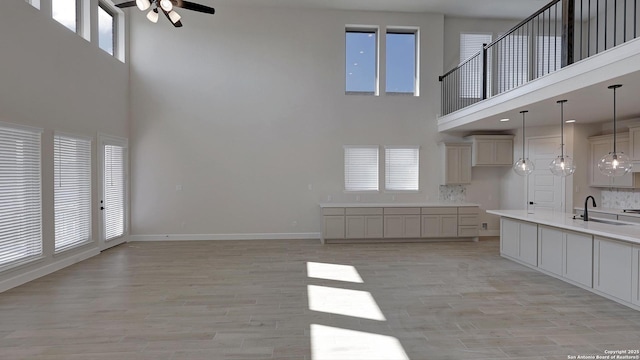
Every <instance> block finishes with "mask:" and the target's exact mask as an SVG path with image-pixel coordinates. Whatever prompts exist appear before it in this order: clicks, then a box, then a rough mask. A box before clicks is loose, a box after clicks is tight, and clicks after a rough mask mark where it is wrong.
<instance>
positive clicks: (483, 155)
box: [475, 140, 496, 165]
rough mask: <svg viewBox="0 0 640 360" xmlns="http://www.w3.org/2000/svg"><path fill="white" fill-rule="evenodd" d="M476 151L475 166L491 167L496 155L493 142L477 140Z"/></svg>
mask: <svg viewBox="0 0 640 360" xmlns="http://www.w3.org/2000/svg"><path fill="white" fill-rule="evenodd" d="M476 150H477V154H475V160H476V161H475V165H493V162H494V159H495V153H496V143H495V141H493V140H477V143H476Z"/></svg>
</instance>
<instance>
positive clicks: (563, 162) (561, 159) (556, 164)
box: [549, 155, 576, 177]
mask: <svg viewBox="0 0 640 360" xmlns="http://www.w3.org/2000/svg"><path fill="white" fill-rule="evenodd" d="M549 170H551V173H553V175H555V176H561V177H565V176H569V175H573V173H574V172H576V165H575V164H574V163H573V159H572V158H571V157H570V156H569V155H564V156H558V157H557V158H555V159H553V161H552V162H551V163H550V164H549Z"/></svg>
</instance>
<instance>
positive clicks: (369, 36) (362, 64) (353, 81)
mask: <svg viewBox="0 0 640 360" xmlns="http://www.w3.org/2000/svg"><path fill="white" fill-rule="evenodd" d="M376 44H377V40H376V33H375V31H373V30H372V31H370V32H352V31H347V32H346V66H345V70H346V91H348V92H366V93H375V92H376Z"/></svg>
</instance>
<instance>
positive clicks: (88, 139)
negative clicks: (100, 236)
mask: <svg viewBox="0 0 640 360" xmlns="http://www.w3.org/2000/svg"><path fill="white" fill-rule="evenodd" d="M60 137H62V138H67V139H72V140H80V141H85V142H88V151H89V153H88V154H84V155H85V156H87V155H88V160H89V169H88V170H89V171H88V174H87V175H88V184H87V187H88V189H87V190H88V199H85V200H88V203H86V204H84V205H86V206H87V208H86V210H87V212H88V213H87V214H84V215H85V216H88V218H89V219H88V224H87V225H88V229H86V230H87V232H88V237H87V238H86V239H84V240H83V241H76V242H73V243H70V244H66V245H64V246H61V247H58V241H59V239H58V223H57V215H58V214H57V213H56V212H55V210H54V219H55V221H54V230H55V231H54V234H55V236H54V251H55V254H59V253H62V252H65V251H68V250H71V249H75V248H77V247H80V246H83V245H86V244H90V243H92V242H93V236H92V234H93V231H92V218H93V217H92V208H93V206H92V204H93V203H92V191H93V189H92V173H93V161H92V159H93V154H92V149H93V138H92V137H89V136H83V135H76V134H70V133H64V132H60V131H55V132H54V137H53V141H54V172H55V173H54V179H55V178H56V177H57V176H58V175H59V174H60V172H61V171H64V167H63V169H56V166H55V165H56V163H57V161H58V159H56V157H58V156H60V155H59V154H57V152H56V151H55V147H56V142H57V141H59V140H58V138H60ZM58 186H59V184H58V183H57V182H55V183H54V209H55V208H56V207H57V205H58V204H57V194H56V189H57V188H58Z"/></svg>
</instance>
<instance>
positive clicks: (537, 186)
mask: <svg viewBox="0 0 640 360" xmlns="http://www.w3.org/2000/svg"><path fill="white" fill-rule="evenodd" d="M527 147H528V150H529V160H530V161H533V163H534V164H535V166H536V169H535V170H534V171H533V173H531V175H529V176H528V179H527V210H529V211H535V210H538V209H540V210H555V211H564V200H563V199H564V178H561V177H559V176H554V175H553V174H552V173H551V171H550V170H549V163H551V161H553V159H555V158H556V157H557V156H558V155H559V154H560V137H559V136H549V137H531V138H527Z"/></svg>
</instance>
